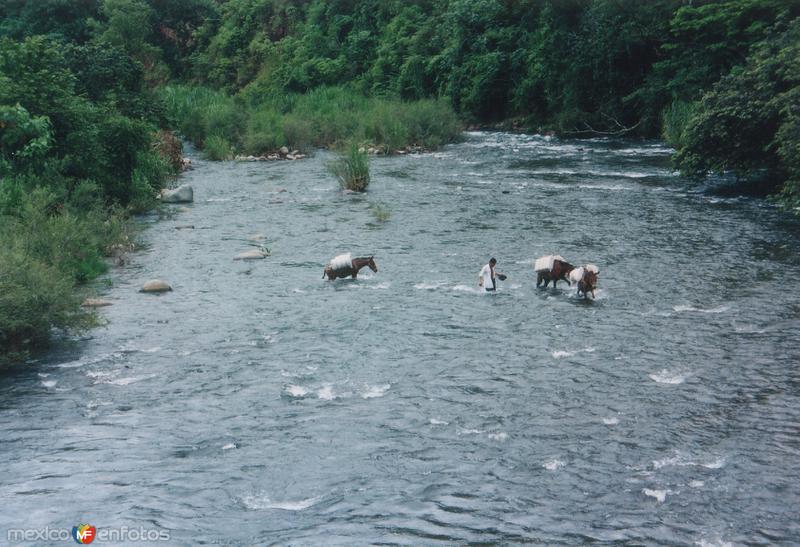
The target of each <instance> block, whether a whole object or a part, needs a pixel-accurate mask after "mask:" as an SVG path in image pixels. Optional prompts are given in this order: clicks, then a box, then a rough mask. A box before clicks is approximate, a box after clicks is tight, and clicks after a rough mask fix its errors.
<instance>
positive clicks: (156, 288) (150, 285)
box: [139, 279, 172, 293]
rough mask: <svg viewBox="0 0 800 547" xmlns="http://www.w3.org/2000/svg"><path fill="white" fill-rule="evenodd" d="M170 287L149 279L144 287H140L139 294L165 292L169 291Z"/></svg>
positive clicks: (164, 282)
mask: <svg viewBox="0 0 800 547" xmlns="http://www.w3.org/2000/svg"><path fill="white" fill-rule="evenodd" d="M171 290H172V287H170V286H169V283H167V282H166V281H163V280H161V279H151V280H150V281H148V282H147V283H145V284H144V285H142V288H141V290H139V292H155V293H158V292H167V291H171Z"/></svg>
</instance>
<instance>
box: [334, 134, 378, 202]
mask: <svg viewBox="0 0 800 547" xmlns="http://www.w3.org/2000/svg"><path fill="white" fill-rule="evenodd" d="M328 168H329V169H330V171H331V173H333V174H334V175H336V178H337V179H338V180H339V185H340V186H341V187H342V188H343V189H345V190H350V191H352V192H366V190H367V186H369V157H368V156H367V153H366V152H365V151H364V150H363V149H360V148H359V147H358V145H357V144H356V143H350V145H349V146H348V147H347V149H346V151H344V152H343V153H341V154H340V155H339V157H338V158H337V159H335V160H334V161H332V162H331V164H330V165H329V166H328Z"/></svg>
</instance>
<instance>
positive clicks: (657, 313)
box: [0, 132, 800, 545]
mask: <svg viewBox="0 0 800 547" xmlns="http://www.w3.org/2000/svg"><path fill="white" fill-rule="evenodd" d="M669 154H670V150H669V149H667V148H665V147H664V146H663V145H661V144H660V143H657V142H637V141H616V140H605V139H596V140H586V141H572V142H561V141H558V140H555V139H550V138H546V137H541V136H530V135H514V134H507V133H490V132H470V133H466V134H465V135H464V141H463V142H461V143H459V144H455V145H450V146H447V147H445V148H443V149H442V150H440V151H438V152H435V153H429V154H410V155H405V156H393V157H375V158H372V159H371V172H372V183H371V186H370V188H369V191H368V192H367V193H366V194H365V195H347V194H344V193H342V192H341V191H340V190H339V189H338V187H337V183H336V181H335V179H334V178H333V177H332V175H330V174H329V173H328V171H327V169H326V164H327V162H329V161H330V160H331V158H332V156H331V155H330V154H329V153H326V152H318V153H316V154H315V155H314V156H313V157H311V158H309V159H305V160H301V161H295V162H289V161H286V162H264V163H259V162H253V163H236V162H226V163H210V162H205V161H202V160H201V159H199V158H198V157H196V156H195V157H193V160H194V165H195V168H194V170H192V171H190V172H188V173H187V174H185V175H184V176H183V182H186V183H189V184H191V185H192V186H193V187H194V190H195V202H194V203H193V204H191V205H189V206H188V207H186V208H184V209H180V208H178V207H174V208H173V210H174V211H175V214H174V215H173V216H170V217H168V218H166V219H164V218H162V219H159V218H157V217H156V216H155V215H153V216H150V217H146V218H145V219H143V220H142V222H143V223H145V224H147V225H148V227H147V229H146V230H145V231H144V232H143V234H142V239H143V240H144V241H145V242H146V243H147V248H146V249H145V250H143V251H141V252H139V253H136V254H134V255H133V256H131V257H130V258H131V260H130V261H129V263H128V264H127V265H126V266H124V267H122V268H116V269H114V270H113V271H112V272H110V274H109V275H108V283H109V284H110V286H109V287H107V288H105V289H104V290H103V296H104V297H105V298H109V299H111V300H112V301H113V302H114V304H113V305H112V306H110V307H107V308H103V309H102V310H101V312H100V313H101V315H102V316H103V317H104V318H105V319H106V321H107V325H106V326H105V327H102V328H99V329H96V330H94V331H92V332H91V333H90V334H89V335H88V336H86V337H84V338H80V339H76V340H73V341H72V342H70V343H66V344H62V346H60V347H58V348H56V349H54V350H53V351H52V352H50V353H48V354H47V355H45V356H43V357H41V358H40V359H36V360H34V361H32V362H29V363H27V364H23V365H20V366H16V367H13V368H11V369H8V370H5V371H3V373H2V376H0V459H1V460H2V467H0V469H2V474H1V475H0V502H1V503H2V507H3V509H2V511H0V534H5V531H4V530H8V529H12V528H13V529H20V528H25V529H42V528H46V527H49V528H51V529H53V528H65V529H66V528H71V527H72V526H75V525H77V524H79V523H88V524H92V525H95V526H96V527H97V530H98V532H100V531H101V530H111V529H117V530H119V529H122V528H123V527H129V528H139V529H142V530H159V531H165V532H166V533H167V534H168V535H169V538H170V540H171V543H173V544H181V545H202V544H225V545H260V544H268V543H285V544H293V545H320V544H345V545H360V544H370V543H384V544H408V545H420V544H435V543H443V544H453V543H467V542H486V543H536V544H557V543H568V544H574V543H584V542H589V541H604V542H606V541H607V542H618V541H629V542H636V543H645V544H652V543H662V544H663V543H666V544H693V543H696V544H701V545H725V544H729V543H732V544H739V543H751V544H766V543H797V542H800V521H798V519H797V515H798V509H800V400H799V396H800V367H798V363H799V362H800V328H798V327H800V300H799V299H798V295H797V292H796V291H797V287H798V286H797V280H798V279H800V253H799V252H798V249H800V237H798V234H800V230H798V228H799V227H800V223H798V221H797V220H794V219H792V218H790V217H789V216H788V215H786V214H784V213H781V212H780V211H778V210H777V209H776V208H774V207H773V206H771V205H770V204H769V203H768V202H765V201H762V200H756V199H750V198H744V197H738V198H730V197H728V198H723V197H719V196H715V195H712V194H708V193H703V192H700V191H698V190H697V187H696V185H694V184H693V183H692V182H690V181H687V180H685V179H683V178H681V177H680V176H677V175H676V174H674V173H673V172H672V171H671V169H670V162H669ZM376 203H382V204H385V206H386V207H387V208H388V209H389V210H390V212H391V218H390V219H389V220H388V221H386V222H380V221H379V220H378V219H377V218H376V216H375V215H374V214H373V212H372V209H371V208H372V206H373V205H374V204H376ZM186 225H193V226H194V228H193V229H190V228H184V229H177V228H179V227H184V226H186ZM256 233H263V234H265V235H266V236H267V242H266V245H267V246H268V247H269V248H270V249H271V251H272V256H270V257H269V258H267V259H265V260H262V261H252V262H241V261H234V260H233V257H234V256H235V255H236V254H237V253H239V252H241V251H244V250H248V249H251V248H252V247H251V246H250V245H249V244H248V242H247V241H246V240H247V238H248V237H249V236H251V235H253V234H256ZM342 252H352V253H353V254H354V255H355V256H359V255H375V260H376V262H377V264H378V269H379V270H378V272H377V273H372V272H371V271H369V270H368V269H366V270H363V271H362V275H360V276H359V278H358V279H357V280H355V281H352V280H339V281H336V282H333V283H332V282H328V281H323V280H322V269H323V266H324V264H325V263H326V262H327V261H328V260H329V259H330V258H332V257H333V256H334V255H337V254H339V253H342ZM551 253H558V254H561V255H563V256H564V257H565V258H567V259H568V260H570V261H572V262H573V263H576V264H585V263H594V264H597V265H598V266H599V268H600V276H599V291H598V292H597V294H596V300H594V301H592V300H591V299H589V300H588V301H587V300H584V299H583V298H579V297H577V296H576V294H575V290H574V288H570V287H567V286H566V285H565V284H563V283H562V284H560V285H559V287H558V289H557V290H553V289H552V288H549V289H547V290H537V289H536V287H535V278H534V273H533V269H532V266H533V262H534V259H535V258H536V257H538V256H540V255H544V254H551ZM490 256H495V257H496V258H497V259H498V266H497V269H498V270H499V271H501V272H503V273H505V274H507V275H508V279H507V280H506V281H505V282H502V283H501V284H500V290H499V292H498V293H497V294H486V293H482V292H480V291H479V290H478V287H477V280H478V271H479V270H480V268H481V267H482V266H483V264H485V263H486V262H487V261H488V259H489V257H490ZM151 278H162V279H165V280H167V281H169V282H170V283H171V284H172V286H173V288H174V291H173V292H171V293H168V294H164V295H161V296H158V295H146V294H141V293H139V292H138V289H139V287H140V286H141V285H142V283H143V282H144V281H146V280H148V279H151ZM3 538H5V536H0V543H2V542H3ZM128 539H129V540H130V543H134V541H133V540H132V539H131V538H130V537H129V538H128ZM134 539H135V538H134ZM70 541H71V540H70ZM123 543H125V542H124V541H123ZM39 544H44V543H41V542H40V543H39Z"/></svg>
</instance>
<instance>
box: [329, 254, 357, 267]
mask: <svg viewBox="0 0 800 547" xmlns="http://www.w3.org/2000/svg"><path fill="white" fill-rule="evenodd" d="M329 266H330V268H331V270H333V271H337V270H343V269H345V268H352V267H353V257H352V255H351V254H350V253H347V254H343V255H339V256H335V257H334V258H333V260H331V262H330V264H329Z"/></svg>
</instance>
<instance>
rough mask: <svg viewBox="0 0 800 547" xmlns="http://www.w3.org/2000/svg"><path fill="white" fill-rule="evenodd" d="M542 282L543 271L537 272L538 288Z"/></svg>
mask: <svg viewBox="0 0 800 547" xmlns="http://www.w3.org/2000/svg"><path fill="white" fill-rule="evenodd" d="M541 284H542V274H541V272H536V288H537V289H538V288H539V286H540V285H541Z"/></svg>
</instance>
